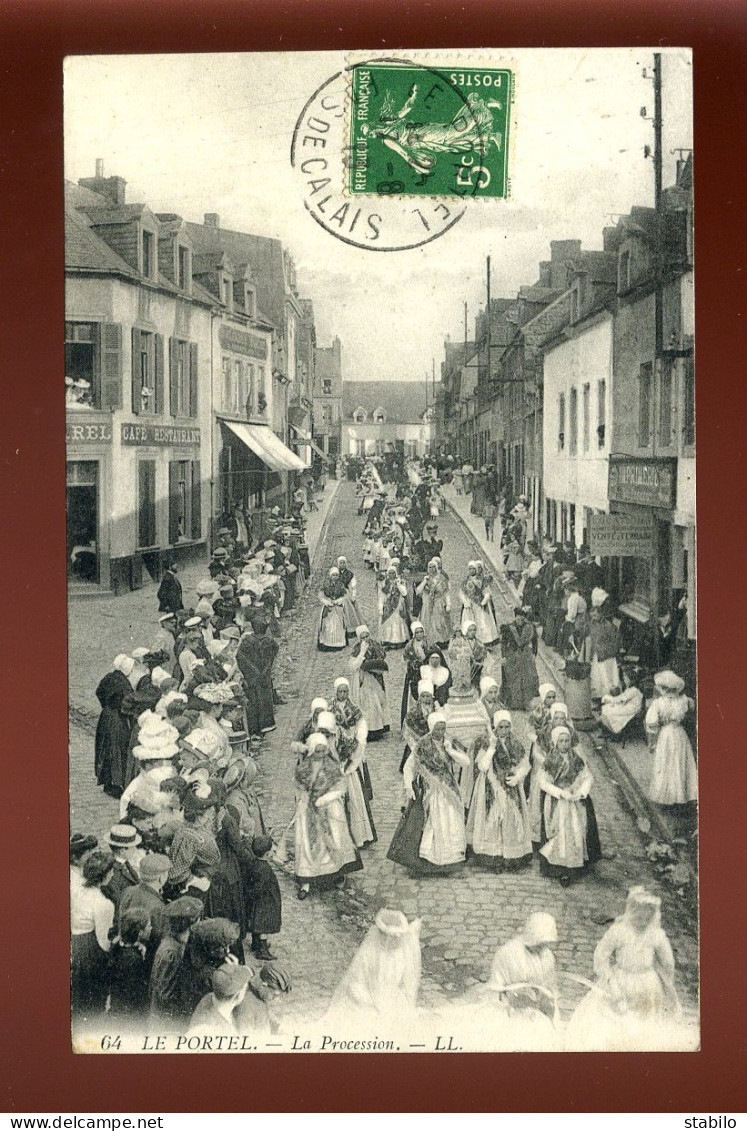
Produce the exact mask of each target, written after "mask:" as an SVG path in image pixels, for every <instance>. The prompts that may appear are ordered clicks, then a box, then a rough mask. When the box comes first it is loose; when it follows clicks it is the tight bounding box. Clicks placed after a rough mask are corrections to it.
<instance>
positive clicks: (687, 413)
mask: <svg viewBox="0 0 747 1131" xmlns="http://www.w3.org/2000/svg"><path fill="white" fill-rule="evenodd" d="M694 362H695V359H694V358H693V357H692V356H691V357H686V358H685V359H684V366H683V370H682V385H683V405H682V443H683V444H685V445H687V446H688V447H691V446H692V445H693V444H694V443H695V363H694Z"/></svg>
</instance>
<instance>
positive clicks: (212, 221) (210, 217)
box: [203, 212, 220, 228]
mask: <svg viewBox="0 0 747 1131" xmlns="http://www.w3.org/2000/svg"><path fill="white" fill-rule="evenodd" d="M203 223H204V225H205V227H206V228H219V227H220V216H219V215H218V213H217V212H206V213H205V218H204V220H203Z"/></svg>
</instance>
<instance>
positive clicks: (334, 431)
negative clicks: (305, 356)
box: [313, 338, 343, 456]
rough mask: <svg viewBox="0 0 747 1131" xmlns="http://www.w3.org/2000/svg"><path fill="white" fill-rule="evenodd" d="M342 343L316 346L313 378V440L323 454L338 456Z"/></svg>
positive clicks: (340, 418) (335, 342)
mask: <svg viewBox="0 0 747 1131" xmlns="http://www.w3.org/2000/svg"><path fill="white" fill-rule="evenodd" d="M342 389H343V377H342V344H341V342H340V339H339V338H335V339H334V340H333V342H332V345H331V346H317V348H316V373H315V377H314V433H313V434H314V440H315V442H316V443H317V444H318V445H319V447H320V448H321V450H322V451H323V452H324V454H325V455H328V456H337V455H339V454H340V427H341V424H342Z"/></svg>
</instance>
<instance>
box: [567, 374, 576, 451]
mask: <svg viewBox="0 0 747 1131" xmlns="http://www.w3.org/2000/svg"><path fill="white" fill-rule="evenodd" d="M568 432H569V437H568V450H569V452H570V454H571V455H572V456H575V454H576V450H577V447H578V389H576V388H575V387H574V388H573V389H571V402H570V407H569V410H568Z"/></svg>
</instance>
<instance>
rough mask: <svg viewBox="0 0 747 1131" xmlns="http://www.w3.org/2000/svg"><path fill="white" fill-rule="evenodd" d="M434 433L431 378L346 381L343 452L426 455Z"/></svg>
mask: <svg viewBox="0 0 747 1131" xmlns="http://www.w3.org/2000/svg"><path fill="white" fill-rule="evenodd" d="M434 433H435V397H434V391H433V386H432V385H431V383H430V381H345V382H343V386H342V453H343V455H351V456H372V455H385V454H386V453H387V452H399V453H400V454H401V455H403V456H406V457H415V456H423V455H426V454H427V453H429V452H430V451H431V450H432V448H433V441H434Z"/></svg>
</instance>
